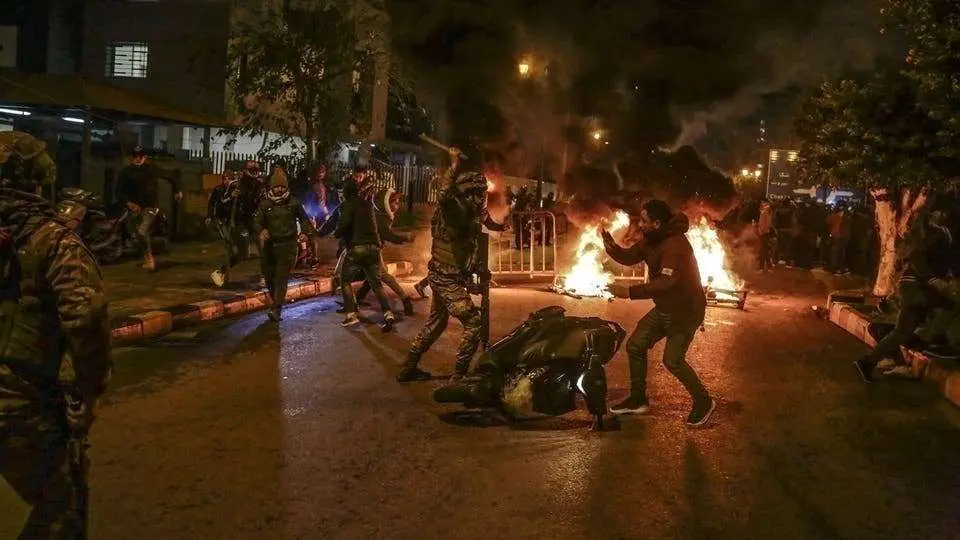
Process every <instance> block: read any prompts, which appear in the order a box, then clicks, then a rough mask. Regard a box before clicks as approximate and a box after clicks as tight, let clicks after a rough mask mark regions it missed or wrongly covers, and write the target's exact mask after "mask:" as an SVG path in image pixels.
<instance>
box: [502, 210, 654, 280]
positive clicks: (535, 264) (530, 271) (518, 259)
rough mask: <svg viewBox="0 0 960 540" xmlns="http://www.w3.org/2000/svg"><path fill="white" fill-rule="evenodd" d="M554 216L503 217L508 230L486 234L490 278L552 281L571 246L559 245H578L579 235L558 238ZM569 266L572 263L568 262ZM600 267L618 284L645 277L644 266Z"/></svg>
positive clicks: (524, 214) (610, 263) (532, 213)
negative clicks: (509, 277)
mask: <svg viewBox="0 0 960 540" xmlns="http://www.w3.org/2000/svg"><path fill="white" fill-rule="evenodd" d="M558 221H559V220H558V219H557V216H556V215H555V214H554V213H553V212H550V211H546V210H538V211H530V212H514V213H512V214H510V215H509V216H508V218H507V222H508V228H507V230H505V231H503V232H499V233H498V232H492V233H491V234H490V250H489V262H490V264H489V267H490V272H491V274H493V275H494V276H514V277H521V276H526V277H529V278H538V277H539V278H556V277H557V276H558V275H559V274H560V272H561V271H564V270H565V268H564V267H562V263H563V262H562V261H559V260H558V250H559V252H560V253H567V252H568V251H571V249H566V248H572V247H574V246H564V245H561V244H562V243H563V242H578V241H579V234H578V233H577V231H575V230H572V229H571V230H570V231H569V234H562V235H558V230H557V224H558ZM568 263H569V264H567V266H572V263H573V261H568ZM604 268H605V269H606V270H607V271H609V272H610V273H612V274H613V276H614V278H615V279H617V280H621V281H641V282H646V281H647V280H648V278H649V273H648V272H649V271H648V269H647V265H646V264H644V263H640V264H636V265H633V266H625V265H622V264H619V263H617V262H616V261H614V260H612V259H608V260H606V261H604Z"/></svg>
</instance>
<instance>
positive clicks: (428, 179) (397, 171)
mask: <svg viewBox="0 0 960 540" xmlns="http://www.w3.org/2000/svg"><path fill="white" fill-rule="evenodd" d="M189 158H190V159H191V160H196V161H205V162H206V163H205V164H204V172H206V173H208V174H223V172H224V171H226V170H233V169H236V170H239V169H241V168H242V167H243V164H244V163H245V162H246V161H248V160H254V161H257V162H258V163H260V166H261V168H262V169H263V171H264V173H265V174H269V173H270V169H271V168H272V167H273V164H274V163H276V162H277V161H279V160H283V158H264V157H260V156H257V155H256V154H245V153H239V152H211V153H210V156H209V157H208V158H204V157H203V153H202V152H200V151H193V152H191V153H190V155H189ZM284 161H285V164H286V167H287V172H288V174H289V175H290V176H293V177H295V176H297V175H299V174H303V173H309V172H310V171H303V170H302V167H303V164H302V163H300V162H299V161H289V160H284ZM368 170H369V173H370V177H371V179H372V180H373V182H374V184H375V185H377V187H380V188H388V187H389V188H393V189H395V190H397V191H399V192H400V193H403V194H404V195H405V197H406V200H407V204H408V205H414V204H423V203H434V202H436V201H437V195H438V193H437V191H436V188H435V186H436V185H437V182H434V181H433V180H434V178H435V177H436V176H437V174H439V171H438V169H437V168H436V167H432V166H427V165H424V166H413V165H393V164H390V163H384V162H380V161H374V162H373V163H372V164H371V165H370V166H369V167H368ZM351 172H352V168H351V167H350V166H348V165H340V164H338V165H333V166H330V167H329V168H328V170H327V174H328V176H330V177H333V178H339V177H343V176H346V175H348V174H350V173H351Z"/></svg>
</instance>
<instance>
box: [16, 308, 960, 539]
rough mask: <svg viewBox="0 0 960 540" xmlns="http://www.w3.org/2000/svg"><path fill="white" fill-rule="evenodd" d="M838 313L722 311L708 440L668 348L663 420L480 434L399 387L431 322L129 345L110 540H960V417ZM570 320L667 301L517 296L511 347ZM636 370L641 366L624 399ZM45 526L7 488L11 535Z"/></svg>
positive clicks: (498, 315)
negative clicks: (863, 367) (538, 315)
mask: <svg viewBox="0 0 960 540" xmlns="http://www.w3.org/2000/svg"><path fill="white" fill-rule="evenodd" d="M822 298H823V297H822V296H813V295H812V293H811V295H810V296H791V297H787V296H778V295H775V294H764V295H754V296H752V297H751V298H750V301H749V304H748V310H747V311H737V310H735V309H726V308H711V309H710V311H709V312H708V319H707V331H706V332H705V333H703V334H700V335H699V336H698V338H697V339H696V341H695V342H694V345H693V348H692V350H691V354H690V358H691V362H692V364H693V365H694V366H695V368H696V369H697V370H698V371H699V372H700V373H701V376H702V377H703V378H704V380H705V382H706V384H707V386H708V388H710V389H711V391H712V392H713V393H714V394H715V395H716V397H717V398H718V399H719V402H720V405H719V407H718V411H717V413H716V416H715V417H714V418H715V419H714V420H713V421H712V422H711V424H710V425H709V426H708V427H707V428H705V429H699V430H691V429H688V428H686V427H685V426H684V424H683V419H684V417H685V416H686V414H687V412H688V409H689V405H690V404H689V400H688V398H687V396H686V395H685V394H684V393H683V390H682V388H681V387H680V385H679V383H677V382H676V381H675V380H674V379H672V378H671V377H670V376H669V374H667V373H666V371H665V369H664V368H663V366H662V365H661V364H660V362H659V359H660V354H661V352H662V346H660V347H658V348H657V349H656V350H655V351H654V353H653V355H652V359H651V374H650V380H651V383H650V390H651V396H650V397H651V401H652V404H653V410H652V413H651V415H650V416H649V417H646V418H627V419H625V420H623V421H622V422H621V423H620V428H619V430H617V431H611V432H606V433H601V434H596V433H589V432H587V431H586V429H585V426H586V424H587V422H588V419H587V417H586V415H584V414H573V415H571V416H570V417H567V418H563V419H561V420H559V421H547V422H540V423H534V424H530V425H521V426H519V427H508V426H501V425H495V424H483V423H477V422H473V423H471V422H467V421H464V420H462V419H456V418H454V417H453V415H450V414H449V412H450V411H451V409H450V408H448V407H446V406H440V405H437V404H435V403H432V402H431V400H430V391H431V390H432V388H434V387H435V386H436V384H437V383H422V384H416V385H410V386H401V385H399V384H397V383H396V382H394V379H393V377H394V376H395V374H396V373H397V371H398V367H397V366H398V363H399V362H400V361H401V360H402V358H403V355H404V353H405V350H406V348H407V345H408V343H409V340H410V339H411V338H412V337H413V335H414V334H415V333H416V331H417V329H418V327H419V325H420V323H421V322H422V320H423V314H422V313H421V314H419V315H417V316H416V317H415V318H413V319H412V320H407V321H404V322H402V323H401V324H400V325H399V328H398V332H397V333H396V334H389V335H384V334H382V333H381V332H380V331H379V329H378V328H377V327H376V326H372V325H371V326H368V327H366V328H363V329H355V330H346V329H342V328H340V327H339V326H338V324H337V323H338V322H339V316H338V315H337V314H336V313H334V312H333V311H334V309H335V308H336V305H335V304H334V303H333V301H332V299H329V298H325V299H319V300H314V301H310V302H305V303H300V304H296V305H294V306H292V307H291V308H289V309H288V311H287V312H286V318H285V320H284V321H283V323H282V325H281V326H280V328H279V331H277V330H275V329H274V328H272V327H271V326H270V325H267V324H262V322H263V320H264V318H265V317H264V315H263V314H254V315H251V316H248V317H245V318H242V319H237V320H233V321H229V322H221V323H216V324H211V325H208V326H206V327H203V328H200V329H198V330H199V333H198V334H197V335H193V334H192V333H190V332H187V333H181V334H179V335H176V336H173V337H171V338H169V339H166V340H164V341H162V342H159V343H155V344H152V345H150V346H147V347H143V348H128V349H123V350H120V351H118V353H117V355H116V362H117V374H116V376H115V379H114V381H113V389H112V391H111V393H110V395H109V400H108V402H107V403H106V404H105V405H104V406H103V408H102V410H101V414H100V420H99V423H98V424H97V426H96V427H95V431H94V434H93V437H92V444H93V450H92V459H93V467H94V469H93V473H92V508H93V518H92V533H93V535H92V538H95V539H101V538H103V539H127V538H130V539H134V538H137V539H179V538H185V539H188V538H202V539H208V538H209V539H214V538H225V539H226V538H229V539H241V538H311V539H312V538H317V539H325V538H410V539H419V538H465V539H472V538H478V539H479V538H484V539H486V538H556V539H563V538H604V539H619V538H622V539H643V538H651V539H660V538H731V539H734V538H735V539H746V538H757V539H767V538H778V539H781V538H782V539H793V538H797V539H807V538H817V539H833V538H836V539H860V538H897V539H900V538H925V539H941V538H942V539H947V538H958V537H960V414H958V411H957V410H955V409H953V408H951V407H950V406H949V405H948V404H946V402H945V401H942V400H941V399H940V398H939V397H938V396H937V395H936V393H935V392H934V391H933V390H932V389H931V388H929V387H927V386H925V385H922V384H918V383H911V382H885V383H883V382H882V383H876V384H873V385H871V386H869V387H868V386H865V385H864V384H862V383H860V382H859V381H858V380H857V379H856V378H855V375H854V371H853V368H852V367H851V365H850V362H849V360H850V359H852V358H854V357H856V356H857V355H859V354H862V352H863V351H864V348H863V346H862V345H860V344H859V343H857V342H856V341H855V340H854V339H853V338H850V337H848V336H847V335H846V334H844V333H843V332H842V331H841V330H839V329H837V328H834V327H832V326H831V325H829V324H828V323H825V322H823V321H821V320H819V319H817V318H816V317H814V316H813V315H812V314H811V312H810V309H809V308H810V305H811V303H813V302H816V301H822ZM551 304H559V305H563V306H564V307H567V308H568V310H569V311H570V312H571V313H572V314H596V315H600V316H603V317H607V318H613V319H615V320H618V321H620V322H621V324H624V325H625V326H627V328H628V330H632V327H633V324H635V321H636V319H638V318H639V317H640V316H641V315H642V314H643V313H644V312H646V310H647V309H649V307H650V305H649V304H648V303H646V302H632V303H631V302H629V301H623V300H618V301H615V302H612V303H607V302H604V301H600V300H583V301H577V300H574V299H571V298H567V297H560V296H556V295H553V294H549V293H545V292H536V291H532V290H515V289H509V290H508V289H501V290H495V291H494V293H493V306H494V308H495V312H494V316H493V335H494V337H496V336H499V335H502V334H504V333H506V332H507V331H509V330H510V329H511V328H512V327H514V326H515V325H516V324H518V323H519V322H521V321H522V320H523V319H524V318H525V317H526V315H527V313H529V312H530V311H532V310H534V309H537V308H539V307H542V306H545V305H551ZM417 307H418V309H419V310H420V311H421V312H423V311H425V310H426V308H427V304H426V302H420V303H418V304H417ZM458 338H459V327H458V325H457V323H455V322H454V323H451V331H450V333H449V334H448V335H447V336H445V337H444V338H443V339H442V340H441V341H440V342H439V343H438V345H437V347H435V349H434V351H433V352H432V353H431V355H429V356H428V357H427V359H426V362H425V363H426V366H427V367H428V368H431V369H434V370H435V371H438V372H448V371H449V368H450V367H451V366H452V351H453V348H454V347H455V344H456V340H457V339H458ZM626 375H627V367H626V362H625V356H624V353H623V352H622V351H621V352H620V353H619V354H618V355H617V357H616V358H615V359H614V360H613V362H612V363H611V365H610V366H609V369H608V378H609V379H610V386H611V388H612V390H611V398H610V399H611V401H612V400H614V399H618V398H620V397H622V396H623V395H624V394H625V393H626V390H627V387H626V380H627V379H626ZM0 487H2V486H0ZM24 512H25V508H24V507H23V506H22V505H21V504H20V503H19V502H16V500H15V499H14V498H13V496H12V495H11V494H10V493H9V492H8V490H7V489H6V488H5V487H2V489H0V538H12V537H13V535H15V531H16V530H17V527H18V526H19V524H20V523H21V521H22V519H23V517H24Z"/></svg>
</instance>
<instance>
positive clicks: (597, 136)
mask: <svg viewBox="0 0 960 540" xmlns="http://www.w3.org/2000/svg"><path fill="white" fill-rule="evenodd" d="M592 136H593V140H595V141H599V140H600V139H601V138H603V132H602V131H600V130H599V129H598V130H596V131H594V132H593V135H592Z"/></svg>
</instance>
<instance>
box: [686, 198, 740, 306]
mask: <svg viewBox="0 0 960 540" xmlns="http://www.w3.org/2000/svg"><path fill="white" fill-rule="evenodd" d="M687 240H689V241H690V245H691V246H692V247H693V254H694V256H696V258H697V267H698V268H699V270H700V281H701V283H703V286H704V287H710V288H711V289H721V290H725V291H738V290H740V289H741V288H742V287H743V280H741V279H740V278H739V277H737V275H736V274H734V273H733V272H732V271H731V270H730V269H728V268H727V254H726V252H725V251H724V249H723V243H721V242H720V237H719V236H718V235H717V230H716V229H714V228H713V227H712V226H711V225H710V223H709V222H708V221H707V218H705V217H702V218H700V221H699V222H697V224H696V225H694V226H692V227H690V230H688V231H687ZM718 295H722V296H724V297H726V296H731V295H723V293H718ZM730 299H733V300H735V299H736V298H735V297H731V298H730Z"/></svg>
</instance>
